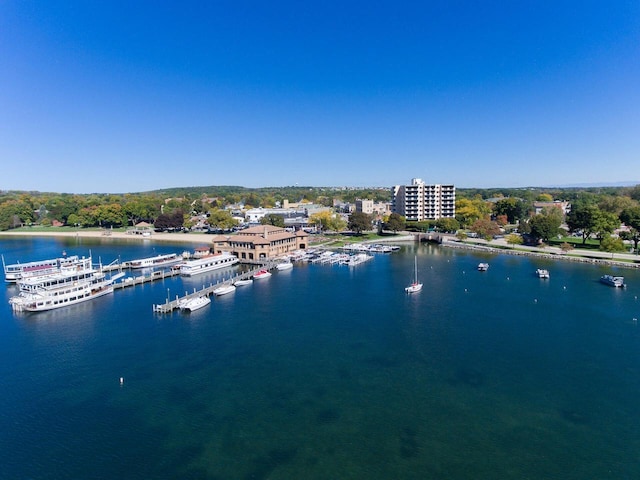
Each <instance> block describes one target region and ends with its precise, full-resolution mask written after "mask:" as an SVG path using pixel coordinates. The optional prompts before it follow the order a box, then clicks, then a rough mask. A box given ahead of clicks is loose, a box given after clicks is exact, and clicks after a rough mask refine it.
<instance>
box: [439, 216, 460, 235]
mask: <svg viewBox="0 0 640 480" xmlns="http://www.w3.org/2000/svg"><path fill="white" fill-rule="evenodd" d="M436 228H437V229H438V230H439V231H440V232H449V233H455V232H457V231H458V230H459V229H460V223H459V222H458V221H457V220H456V219H455V218H449V217H447V218H440V219H438V220H436Z"/></svg>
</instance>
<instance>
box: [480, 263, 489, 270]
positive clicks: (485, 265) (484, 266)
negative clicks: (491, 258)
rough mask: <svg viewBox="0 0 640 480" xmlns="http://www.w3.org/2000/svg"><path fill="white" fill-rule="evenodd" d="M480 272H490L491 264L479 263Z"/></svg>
mask: <svg viewBox="0 0 640 480" xmlns="http://www.w3.org/2000/svg"><path fill="white" fill-rule="evenodd" d="M478 270H479V271H481V272H486V271H487V270H489V264H488V263H479V264H478Z"/></svg>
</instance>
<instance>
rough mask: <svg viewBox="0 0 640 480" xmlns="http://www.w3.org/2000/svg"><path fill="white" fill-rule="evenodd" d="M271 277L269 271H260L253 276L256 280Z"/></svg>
mask: <svg viewBox="0 0 640 480" xmlns="http://www.w3.org/2000/svg"><path fill="white" fill-rule="evenodd" d="M270 276H271V272H270V271H269V270H265V269H262V270H258V271H257V272H256V273H254V274H253V278H254V280H260V279H263V278H269V277H270Z"/></svg>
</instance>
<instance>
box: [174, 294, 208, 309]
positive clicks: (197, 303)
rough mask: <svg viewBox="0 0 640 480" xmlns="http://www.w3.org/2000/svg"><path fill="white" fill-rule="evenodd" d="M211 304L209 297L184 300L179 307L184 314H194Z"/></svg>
mask: <svg viewBox="0 0 640 480" xmlns="http://www.w3.org/2000/svg"><path fill="white" fill-rule="evenodd" d="M210 303H211V299H210V298H209V297H207V296H206V295H205V296H202V297H194V298H191V299H189V300H186V301H185V302H183V303H182V304H181V305H180V308H181V309H182V310H184V311H186V312H194V311H196V310H198V309H200V308H203V307H206V306H207V305H209V304H210Z"/></svg>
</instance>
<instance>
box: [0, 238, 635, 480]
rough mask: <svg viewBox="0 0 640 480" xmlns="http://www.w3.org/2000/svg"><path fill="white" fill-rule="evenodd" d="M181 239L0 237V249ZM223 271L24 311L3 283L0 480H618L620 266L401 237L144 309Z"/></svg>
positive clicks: (626, 447) (628, 467)
mask: <svg viewBox="0 0 640 480" xmlns="http://www.w3.org/2000/svg"><path fill="white" fill-rule="evenodd" d="M184 249H185V246H184V245H183V246H179V245H178V246H176V245H164V244H161V245H158V244H153V243H151V242H144V243H142V242H141V241H140V240H137V239H136V240H135V241H131V242H128V243H125V242H118V241H116V240H111V239H107V238H105V239H100V240H88V239H57V240H54V239H36V238H20V239H16V238H12V239H3V240H0V252H2V253H3V255H4V257H5V261H6V262H7V263H13V262H15V261H18V260H20V261H30V260H35V259H44V258H52V257H56V256H59V255H60V254H61V252H62V251H63V250H65V251H66V252H67V253H68V254H70V255H71V254H79V255H88V254H89V251H91V253H92V254H93V257H94V259H95V260H97V259H98V258H99V259H101V260H102V262H103V263H109V262H110V261H112V260H114V259H117V258H120V259H121V260H123V261H124V260H132V259H134V258H141V257H145V256H151V255H156V254H160V253H168V252H178V253H180V252H182V250H184ZM414 255H417V256H418V269H419V277H420V280H421V281H422V282H424V289H423V291H422V292H420V293H418V294H414V295H407V294H405V292H404V287H405V286H406V285H408V284H409V283H410V281H411V279H412V277H413V264H414ZM481 261H486V262H489V263H490V268H489V271H487V272H485V273H481V272H478V271H477V270H476V266H477V264H478V263H479V262H481ZM538 267H541V268H548V269H549V270H550V272H551V278H550V279H549V280H540V279H538V278H537V277H536V276H535V275H534V271H535V269H536V268H538ZM229 273H230V271H226V272H216V273H215V274H212V275H211V276H209V277H205V278H199V277H194V278H191V279H181V278H174V279H168V280H163V281H159V282H156V283H154V284H147V285H144V286H137V287H135V288H129V289H125V290H121V291H116V292H114V294H113V295H109V296H106V297H102V298H100V299H97V300H95V301H92V302H87V303H85V304H81V305H77V306H72V307H67V308H64V309H59V310H55V311H51V312H42V313H37V314H14V313H13V312H12V311H11V308H10V307H9V304H8V303H7V302H8V299H9V298H10V296H12V295H14V294H15V293H16V288H15V287H14V286H3V287H2V288H3V289H4V293H3V295H4V296H3V300H4V301H3V302H2V303H1V305H0V315H1V320H0V382H1V383H0V385H1V386H2V393H1V394H0V478H2V479H27V478H29V479H89V478H91V479H115V478H118V479H178V478H179V479H204V478H208V479H219V480H221V479H230V480H233V479H267V478H268V479H449V480H451V479H474V480H477V479H488V480H489V479H491V480H495V479H526V478H529V479H543V478H544V479H563V480H566V479H580V480H585V479H598V480H601V479H617V480H620V479H637V478H640V461H639V458H638V452H639V451H640V429H639V428H638V426H639V425H640V327H639V326H638V324H637V321H636V320H635V319H636V318H640V301H639V300H638V295H640V272H636V271H635V270H619V269H610V268H606V267H602V266H595V265H588V264H574V263H570V262H562V261H558V262H550V261H548V260H542V259H536V258H532V257H515V256H509V255H488V254H487V255H485V254H481V253H477V252H467V251H458V250H453V249H447V248H442V247H438V246H427V245H413V244H406V245H405V246H404V247H403V249H402V251H401V252H399V253H394V254H391V255H377V256H376V257H375V259H374V260H373V261H370V262H367V263H364V264H361V265H359V266H357V267H355V268H349V267H345V266H322V265H308V264H298V265H296V267H295V268H294V269H293V270H291V271H283V272H274V274H273V276H272V277H271V278H270V279H268V280H262V281H259V282H258V281H256V282H254V284H253V285H252V286H246V287H239V288H238V289H237V291H236V292H235V293H234V294H233V295H228V296H225V297H220V298H215V299H213V301H212V304H211V305H210V306H209V307H207V308H205V309H203V310H199V311H197V312H194V313H191V314H182V313H180V312H175V313H173V314H169V315H158V314H154V313H153V311H152V305H153V304H154V303H162V302H164V300H165V299H166V298H167V296H170V297H174V296H175V295H176V294H178V293H184V291H185V290H189V291H191V290H193V288H194V287H197V288H200V287H201V286H202V284H203V283H205V282H206V283H209V282H210V281H215V280H216V279H219V278H221V277H223V276H225V275H227V276H228V275H229ZM604 273H617V274H622V275H624V276H625V278H626V279H627V282H628V284H629V286H628V288H626V289H624V290H622V289H615V288H611V287H607V286H605V285H602V284H600V283H599V282H598V279H599V277H600V276H601V275H602V274H604ZM120 377H124V383H123V384H122V385H120V382H119V378H120Z"/></svg>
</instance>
